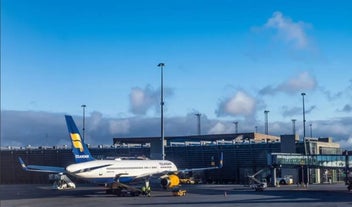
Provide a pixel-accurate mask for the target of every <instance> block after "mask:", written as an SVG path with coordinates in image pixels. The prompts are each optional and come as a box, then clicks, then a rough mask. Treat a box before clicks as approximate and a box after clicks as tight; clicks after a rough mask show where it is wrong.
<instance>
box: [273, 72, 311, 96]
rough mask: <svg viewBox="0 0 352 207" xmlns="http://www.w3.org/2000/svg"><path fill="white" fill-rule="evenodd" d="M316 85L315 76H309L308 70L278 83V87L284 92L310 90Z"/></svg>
mask: <svg viewBox="0 0 352 207" xmlns="http://www.w3.org/2000/svg"><path fill="white" fill-rule="evenodd" d="M316 86H317V82H316V80H315V78H313V77H312V76H310V74H309V73H308V72H303V73H301V74H298V76H295V77H292V78H290V79H289V80H287V81H286V82H284V83H282V84H280V85H279V86H278V89H279V90H281V91H284V92H286V93H296V92H299V91H305V90H312V89H314V88H315V87H316Z"/></svg>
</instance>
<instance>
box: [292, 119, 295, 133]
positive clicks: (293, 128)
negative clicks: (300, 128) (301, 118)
mask: <svg viewBox="0 0 352 207" xmlns="http://www.w3.org/2000/svg"><path fill="white" fill-rule="evenodd" d="M291 121H292V134H293V135H296V119H292V120H291Z"/></svg>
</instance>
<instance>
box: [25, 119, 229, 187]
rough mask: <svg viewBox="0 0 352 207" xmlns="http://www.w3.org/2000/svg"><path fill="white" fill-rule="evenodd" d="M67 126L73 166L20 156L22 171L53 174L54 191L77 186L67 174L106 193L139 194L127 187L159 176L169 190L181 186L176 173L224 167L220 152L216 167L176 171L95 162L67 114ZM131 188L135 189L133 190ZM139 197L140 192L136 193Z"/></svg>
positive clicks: (164, 164)
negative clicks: (26, 160)
mask: <svg viewBox="0 0 352 207" xmlns="http://www.w3.org/2000/svg"><path fill="white" fill-rule="evenodd" d="M65 120H66V125H67V128H68V132H69V135H70V140H71V144H72V153H73V155H74V158H75V163H74V164H70V165H68V166H67V167H66V168H64V167H54V166H42V165H26V164H25V163H24V161H23V160H22V158H21V157H19V158H18V159H19V162H20V164H21V166H22V168H23V169H24V170H25V171H34V172H46V173H53V174H51V175H49V177H51V178H52V179H54V180H55V182H54V186H53V187H55V188H56V189H59V190H62V189H70V188H75V187H76V185H75V184H74V183H73V182H72V181H71V180H70V179H69V177H68V176H66V174H67V175H70V176H73V177H76V178H79V179H82V180H85V181H88V182H90V183H96V184H105V185H106V186H109V190H107V192H113V188H114V186H115V187H116V186H118V187H117V188H118V189H127V190H132V191H134V192H138V190H135V189H134V188H133V187H131V186H130V185H127V184H129V183H131V182H133V181H137V180H140V179H144V181H145V186H146V187H149V178H151V177H155V176H159V178H160V179H161V182H160V183H161V186H162V187H163V188H164V189H172V188H174V187H178V186H179V184H180V179H179V176H178V174H179V173H186V172H193V171H203V170H211V169H219V168H222V166H223V153H221V155H220V160H219V164H218V165H217V166H211V167H203V168H193V169H183V170H182V169H178V168H177V166H176V165H175V164H174V163H173V162H171V161H168V160H149V159H121V158H116V159H113V160H111V159H110V160H96V159H94V157H93V156H92V155H91V153H90V151H89V149H88V147H87V145H86V144H85V143H84V140H83V139H82V138H81V135H80V133H79V130H78V128H77V126H76V124H75V122H74V120H73V118H72V116H70V115H65ZM133 189H134V190H133ZM136 194H139V193H136Z"/></svg>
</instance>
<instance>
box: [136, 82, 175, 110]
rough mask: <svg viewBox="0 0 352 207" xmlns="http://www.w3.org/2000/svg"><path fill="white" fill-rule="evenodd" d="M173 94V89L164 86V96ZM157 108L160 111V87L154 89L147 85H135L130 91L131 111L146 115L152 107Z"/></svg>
mask: <svg viewBox="0 0 352 207" xmlns="http://www.w3.org/2000/svg"><path fill="white" fill-rule="evenodd" d="M172 95H173V90H172V89H170V88H164V98H166V97H170V96H172ZM153 107H154V108H155V109H156V111H157V112H158V111H159V107H160V89H157V90H154V89H153V88H152V87H151V86H149V85H147V86H146V87H145V88H144V89H142V88H140V87H134V88H132V90H131V93H130V111H131V112H132V113H133V114H137V115H145V114H146V113H147V112H148V110H149V109H150V108H153Z"/></svg>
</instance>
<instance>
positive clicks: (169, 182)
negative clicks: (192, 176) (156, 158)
mask: <svg viewBox="0 0 352 207" xmlns="http://www.w3.org/2000/svg"><path fill="white" fill-rule="evenodd" d="M179 184H180V178H179V177H178V176H177V175H175V174H171V175H165V176H163V177H161V186H162V187H163V188H165V189H167V188H173V187H176V186H178V185H179Z"/></svg>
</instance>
